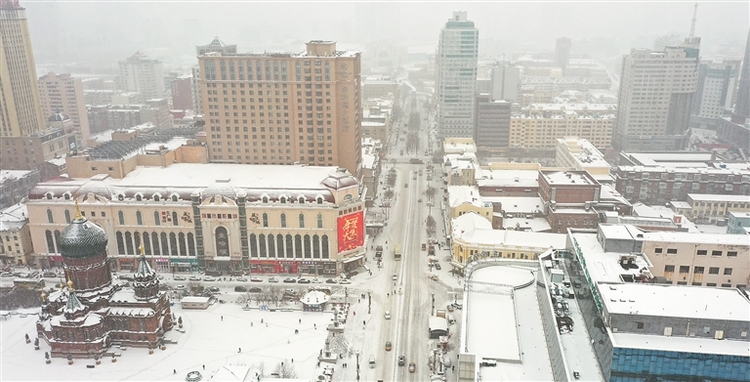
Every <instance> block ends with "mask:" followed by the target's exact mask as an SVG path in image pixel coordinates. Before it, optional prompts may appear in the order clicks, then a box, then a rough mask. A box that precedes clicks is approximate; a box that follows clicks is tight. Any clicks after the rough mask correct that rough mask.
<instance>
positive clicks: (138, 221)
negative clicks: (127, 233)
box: [135, 211, 143, 225]
mask: <svg viewBox="0 0 750 382" xmlns="http://www.w3.org/2000/svg"><path fill="white" fill-rule="evenodd" d="M135 222H136V224H138V225H143V215H142V214H141V211H135Z"/></svg>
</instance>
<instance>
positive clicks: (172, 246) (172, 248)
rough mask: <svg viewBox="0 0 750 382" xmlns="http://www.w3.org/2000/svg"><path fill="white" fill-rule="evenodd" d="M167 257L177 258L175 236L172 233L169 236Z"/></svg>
mask: <svg viewBox="0 0 750 382" xmlns="http://www.w3.org/2000/svg"><path fill="white" fill-rule="evenodd" d="M169 247H170V248H169V250H170V251H169V255H170V256H177V235H175V233H174V232H171V233H170V234H169Z"/></svg>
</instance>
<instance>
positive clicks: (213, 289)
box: [208, 286, 221, 293]
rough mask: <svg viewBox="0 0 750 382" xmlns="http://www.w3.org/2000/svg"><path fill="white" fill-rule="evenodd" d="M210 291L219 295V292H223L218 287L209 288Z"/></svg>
mask: <svg viewBox="0 0 750 382" xmlns="http://www.w3.org/2000/svg"><path fill="white" fill-rule="evenodd" d="M208 291H209V292H213V293H218V292H221V289H219V287H217V286H212V287H209V288H208Z"/></svg>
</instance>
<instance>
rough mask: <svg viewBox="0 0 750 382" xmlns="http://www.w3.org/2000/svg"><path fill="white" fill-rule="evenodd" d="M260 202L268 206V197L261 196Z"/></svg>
mask: <svg viewBox="0 0 750 382" xmlns="http://www.w3.org/2000/svg"><path fill="white" fill-rule="evenodd" d="M261 200H262V202H263V204H268V196H263V198H262V199H261Z"/></svg>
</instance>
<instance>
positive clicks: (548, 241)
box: [452, 212, 567, 250]
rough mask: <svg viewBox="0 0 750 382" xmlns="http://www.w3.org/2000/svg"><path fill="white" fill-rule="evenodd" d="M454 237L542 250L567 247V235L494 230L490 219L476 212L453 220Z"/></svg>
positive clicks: (494, 244) (483, 243) (468, 241)
mask: <svg viewBox="0 0 750 382" xmlns="http://www.w3.org/2000/svg"><path fill="white" fill-rule="evenodd" d="M452 226H453V238H454V240H455V239H461V240H463V241H465V242H467V243H472V244H474V245H486V246H503V247H506V248H507V247H513V248H517V249H528V250H541V249H547V248H555V249H562V248H565V242H566V240H567V235H565V234H561V233H539V232H523V231H511V230H494V229H492V223H490V221H489V220H487V219H485V218H483V217H481V216H479V215H477V214H476V213H474V212H468V213H465V214H463V215H461V216H459V217H457V218H455V219H453V220H452Z"/></svg>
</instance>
